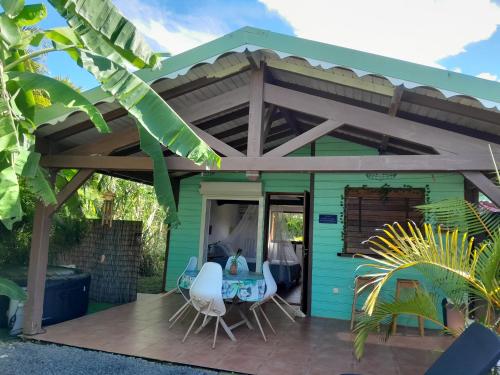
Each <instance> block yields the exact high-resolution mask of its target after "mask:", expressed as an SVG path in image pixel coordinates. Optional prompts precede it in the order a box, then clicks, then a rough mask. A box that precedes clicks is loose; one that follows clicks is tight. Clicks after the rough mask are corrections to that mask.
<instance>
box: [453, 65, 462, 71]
mask: <svg viewBox="0 0 500 375" xmlns="http://www.w3.org/2000/svg"><path fill="white" fill-rule="evenodd" d="M452 71H454V72H455V73H462V68H460V67H459V66H457V67H455V68H453V69H452Z"/></svg>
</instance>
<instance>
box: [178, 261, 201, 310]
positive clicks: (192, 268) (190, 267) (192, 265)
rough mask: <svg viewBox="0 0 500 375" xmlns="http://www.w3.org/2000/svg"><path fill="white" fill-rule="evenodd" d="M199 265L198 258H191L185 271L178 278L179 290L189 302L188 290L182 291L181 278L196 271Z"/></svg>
mask: <svg viewBox="0 0 500 375" xmlns="http://www.w3.org/2000/svg"><path fill="white" fill-rule="evenodd" d="M197 265H198V258H197V257H190V258H189V260H188V263H187V265H186V268H184V271H182V273H181V274H180V275H179V277H178V278H177V289H178V290H179V291H180V292H181V294H182V296H183V297H184V299H185V300H186V301H187V300H189V294H188V292H187V291H186V290H183V289H181V287H180V283H181V277H182V275H184V273H185V272H186V271H195V270H196V266H197Z"/></svg>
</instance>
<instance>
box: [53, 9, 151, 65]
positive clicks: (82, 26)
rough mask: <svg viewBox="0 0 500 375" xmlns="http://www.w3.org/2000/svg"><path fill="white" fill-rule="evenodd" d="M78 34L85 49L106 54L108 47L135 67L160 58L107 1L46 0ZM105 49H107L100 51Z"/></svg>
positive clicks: (107, 55)
mask: <svg viewBox="0 0 500 375" xmlns="http://www.w3.org/2000/svg"><path fill="white" fill-rule="evenodd" d="M49 2H50V3H51V4H52V5H53V6H54V8H56V10H57V11H58V12H59V14H61V16H63V17H64V18H65V19H66V21H67V22H68V24H69V25H70V26H71V27H72V28H73V29H74V30H75V31H76V32H77V33H78V34H79V35H80V37H81V38H82V40H84V41H85V44H86V46H87V48H88V49H90V50H91V51H93V52H95V53H98V54H101V55H103V56H106V57H108V58H111V57H110V51H109V48H112V49H113V50H114V51H116V52H117V53H119V54H120V56H121V57H122V58H124V59H125V60H127V61H128V62H129V63H131V64H132V65H134V66H136V67H137V68H144V67H146V66H148V67H156V66H157V65H158V63H159V61H160V60H159V59H160V57H159V56H158V55H157V54H155V53H153V51H152V50H151V49H150V48H149V46H148V45H147V43H146V42H145V41H144V39H143V38H142V36H141V34H140V33H139V31H138V30H137V29H136V28H135V26H134V25H133V24H132V23H131V22H130V21H128V20H127V19H126V18H125V17H123V15H122V14H121V13H120V11H119V10H118V9H117V8H116V7H115V6H114V5H113V3H112V1H111V0H49ZM104 48H105V49H108V50H104Z"/></svg>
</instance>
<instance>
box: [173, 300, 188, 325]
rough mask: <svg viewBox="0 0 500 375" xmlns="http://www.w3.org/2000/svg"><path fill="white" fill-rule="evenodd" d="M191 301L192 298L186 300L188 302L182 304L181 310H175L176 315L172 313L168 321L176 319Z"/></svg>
mask: <svg viewBox="0 0 500 375" xmlns="http://www.w3.org/2000/svg"><path fill="white" fill-rule="evenodd" d="M190 303H191V300H189V301H186V303H184V305H182V306H181V308H180V309H179V310H177V311H176V312H175V314H174V315H172V316H171V317H170V319H169V320H168V321H169V322H171V321H172V320H174V319H175V318H176V317H177V315H179V314H180V313H182V311H183V310H184V309H185V308H186V307H187V306H188V305H189V304H190Z"/></svg>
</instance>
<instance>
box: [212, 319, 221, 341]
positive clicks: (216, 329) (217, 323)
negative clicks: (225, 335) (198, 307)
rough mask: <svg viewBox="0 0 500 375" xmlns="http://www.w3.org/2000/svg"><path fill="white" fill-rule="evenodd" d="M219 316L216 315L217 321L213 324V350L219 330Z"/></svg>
mask: <svg viewBox="0 0 500 375" xmlns="http://www.w3.org/2000/svg"><path fill="white" fill-rule="evenodd" d="M219 322H220V315H217V321H216V322H215V333H214V342H213V344H212V349H215V341H216V340H217V331H218V329H219Z"/></svg>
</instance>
